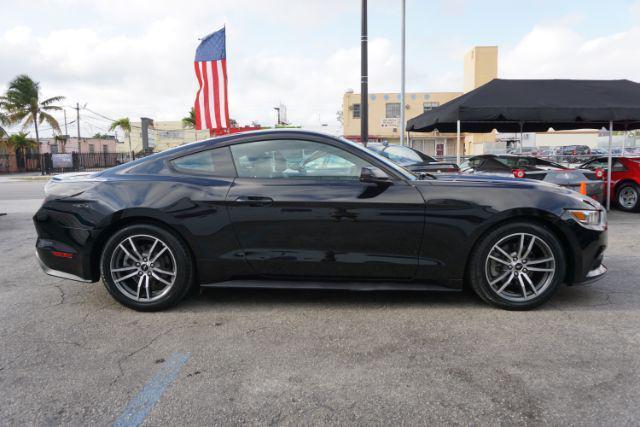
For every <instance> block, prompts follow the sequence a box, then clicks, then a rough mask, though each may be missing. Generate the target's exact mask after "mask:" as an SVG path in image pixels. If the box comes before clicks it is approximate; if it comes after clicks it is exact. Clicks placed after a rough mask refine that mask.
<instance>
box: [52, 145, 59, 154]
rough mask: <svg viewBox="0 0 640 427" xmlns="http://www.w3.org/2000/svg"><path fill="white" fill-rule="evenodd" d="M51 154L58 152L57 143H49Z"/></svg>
mask: <svg viewBox="0 0 640 427" xmlns="http://www.w3.org/2000/svg"><path fill="white" fill-rule="evenodd" d="M51 154H58V144H52V145H51Z"/></svg>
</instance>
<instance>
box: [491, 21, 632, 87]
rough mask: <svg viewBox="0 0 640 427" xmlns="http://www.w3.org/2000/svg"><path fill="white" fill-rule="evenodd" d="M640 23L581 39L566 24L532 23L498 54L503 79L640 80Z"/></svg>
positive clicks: (579, 35) (581, 37)
mask: <svg viewBox="0 0 640 427" xmlns="http://www.w3.org/2000/svg"><path fill="white" fill-rule="evenodd" d="M638 40H640V26H634V27H631V28H629V29H627V30H625V31H622V32H619V33H615V34H611V35H608V36H603V37H596V38H591V39H588V38H585V37H584V36H582V35H581V34H580V33H578V32H576V31H574V30H571V29H569V28H566V27H558V26H536V27H535V28H533V30H531V32H529V33H528V34H526V35H525V36H524V37H523V38H522V40H520V42H519V43H518V44H517V45H516V46H515V47H514V48H512V49H509V50H506V51H505V52H504V53H502V55H501V58H502V59H501V61H500V74H501V76H502V77H505V78H578V79H630V80H634V81H640V54H639V53H640V51H639V47H638Z"/></svg>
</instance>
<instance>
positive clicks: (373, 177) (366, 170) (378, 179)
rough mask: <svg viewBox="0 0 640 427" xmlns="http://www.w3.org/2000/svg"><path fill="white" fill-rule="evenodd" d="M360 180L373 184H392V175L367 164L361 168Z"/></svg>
mask: <svg viewBox="0 0 640 427" xmlns="http://www.w3.org/2000/svg"><path fill="white" fill-rule="evenodd" d="M360 182H370V183H373V184H391V177H390V176H389V175H387V174H386V172H385V171H383V170H382V169H380V168H376V167H374V166H365V167H363V168H362V169H361V170H360Z"/></svg>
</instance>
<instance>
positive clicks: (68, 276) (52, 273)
mask: <svg viewBox="0 0 640 427" xmlns="http://www.w3.org/2000/svg"><path fill="white" fill-rule="evenodd" d="M36 257H37V258H38V264H40V268H42V271H44V272H45V273H47V274H48V275H49V276H53V277H59V278H61V279H68V280H75V281H76V282H83V283H93V280H89V279H83V278H82V277H80V276H76V275H75V274H71V273H67V272H64V271H60V270H54V269H53V268H50V267H49V266H47V265H46V264H45V263H44V262H43V261H42V259H41V258H40V254H39V253H38V250H37V249H36Z"/></svg>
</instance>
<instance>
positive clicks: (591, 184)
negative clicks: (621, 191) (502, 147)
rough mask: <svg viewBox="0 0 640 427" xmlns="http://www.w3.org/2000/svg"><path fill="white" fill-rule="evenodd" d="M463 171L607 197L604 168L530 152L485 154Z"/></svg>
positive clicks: (463, 168) (473, 160)
mask: <svg viewBox="0 0 640 427" xmlns="http://www.w3.org/2000/svg"><path fill="white" fill-rule="evenodd" d="M460 172H462V173H467V174H491V175H500V176H515V177H516V178H527V179H536V180H538V181H544V182H549V183H552V184H557V185H560V186H562V187H566V188H569V189H571V190H574V191H578V192H581V193H583V194H585V195H587V196H589V197H591V198H592V199H595V200H597V201H598V202H602V201H604V182H603V181H602V177H603V176H604V171H602V170H598V171H596V170H581V169H571V168H568V167H566V166H562V165H560V164H558V163H554V162H551V161H549V160H544V159H539V158H537V157H531V156H516V155H510V154H506V155H494V154H484V155H481V156H474V157H472V158H470V159H469V160H468V161H467V162H464V163H463V164H462V165H460Z"/></svg>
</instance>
